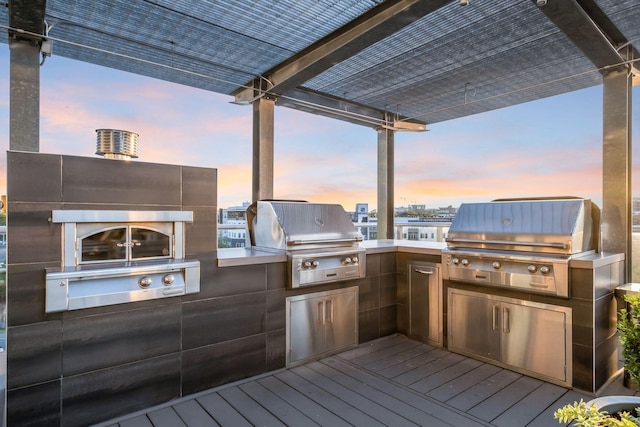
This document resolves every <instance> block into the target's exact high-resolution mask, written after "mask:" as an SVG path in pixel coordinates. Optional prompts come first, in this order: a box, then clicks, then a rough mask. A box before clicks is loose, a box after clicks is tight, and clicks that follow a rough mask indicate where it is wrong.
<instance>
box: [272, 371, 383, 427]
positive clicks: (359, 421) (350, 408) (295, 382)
mask: <svg viewBox="0 0 640 427" xmlns="http://www.w3.org/2000/svg"><path fill="white" fill-rule="evenodd" d="M278 378H279V379H281V380H283V381H285V382H286V383H287V384H289V385H290V386H291V387H293V388H295V389H296V390H298V391H300V392H301V393H303V394H305V395H306V396H307V397H308V398H310V399H312V400H313V401H315V402H316V403H318V404H319V405H321V406H323V407H325V408H327V409H328V410H330V411H331V412H333V413H334V414H339V416H340V417H341V418H342V419H344V420H345V421H346V422H347V423H349V424H352V425H368V426H372V427H383V426H384V425H385V424H383V423H381V422H378V421H377V420H376V418H373V417H371V416H369V415H368V414H372V415H375V413H376V411H377V410H378V408H376V407H373V405H371V404H370V403H371V402H369V401H367V400H365V399H361V400H360V401H356V399H355V398H354V396H353V394H351V392H350V391H349V390H347V389H345V388H343V387H342V386H340V385H339V384H336V383H334V382H332V381H331V380H329V379H327V378H325V377H322V376H321V375H319V374H317V373H316V372H314V371H312V370H310V369H309V368H307V367H304V366H301V367H298V368H296V369H295V373H294V372H291V371H287V372H283V373H281V374H279V375H278Z"/></svg>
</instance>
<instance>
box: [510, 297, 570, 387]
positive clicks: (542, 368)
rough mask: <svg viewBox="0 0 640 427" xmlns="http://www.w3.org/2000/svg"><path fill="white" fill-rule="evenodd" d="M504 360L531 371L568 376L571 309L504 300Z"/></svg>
mask: <svg viewBox="0 0 640 427" xmlns="http://www.w3.org/2000/svg"><path fill="white" fill-rule="evenodd" d="M501 311H502V332H503V334H502V361H503V362H504V363H506V364H508V365H512V366H516V367H519V368H522V369H525V370H527V371H531V372H535V373H538V374H542V375H546V376H548V377H551V378H555V379H558V380H560V381H563V382H564V381H566V380H567V373H566V368H565V367H566V366H567V360H566V359H567V357H566V355H567V349H566V325H567V313H565V312H562V311H559V310H558V308H556V309H553V310H552V309H547V308H541V307H529V306H524V305H519V304H507V303H502V308H501Z"/></svg>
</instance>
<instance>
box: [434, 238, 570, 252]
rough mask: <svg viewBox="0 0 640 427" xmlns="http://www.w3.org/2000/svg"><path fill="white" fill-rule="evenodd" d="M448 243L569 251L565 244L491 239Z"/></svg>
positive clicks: (448, 240) (447, 240)
mask: <svg viewBox="0 0 640 427" xmlns="http://www.w3.org/2000/svg"><path fill="white" fill-rule="evenodd" d="M445 241H446V242H448V243H456V242H458V243H488V244H492V245H496V244H497V245H511V246H538V247H543V248H560V249H567V248H568V245H567V244H566V243H563V242H519V241H516V240H490V239H461V238H446V239H445Z"/></svg>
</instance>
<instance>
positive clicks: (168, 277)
mask: <svg viewBox="0 0 640 427" xmlns="http://www.w3.org/2000/svg"><path fill="white" fill-rule="evenodd" d="M175 280H176V278H175V276H174V275H173V274H166V275H165V276H164V277H163V278H162V284H163V285H165V286H171V284H173V282H174V281H175Z"/></svg>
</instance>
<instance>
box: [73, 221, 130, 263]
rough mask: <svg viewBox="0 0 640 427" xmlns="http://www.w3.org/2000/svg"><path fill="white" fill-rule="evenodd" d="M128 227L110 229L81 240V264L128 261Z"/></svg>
mask: <svg viewBox="0 0 640 427" xmlns="http://www.w3.org/2000/svg"><path fill="white" fill-rule="evenodd" d="M127 234H128V233H127V227H117V228H110V229H106V230H101V231H99V232H97V233H94V234H91V235H89V236H86V237H84V238H82V239H81V240H80V249H81V258H80V262H81V263H87V262H93V261H124V260H126V259H127V246H126V242H127Z"/></svg>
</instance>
